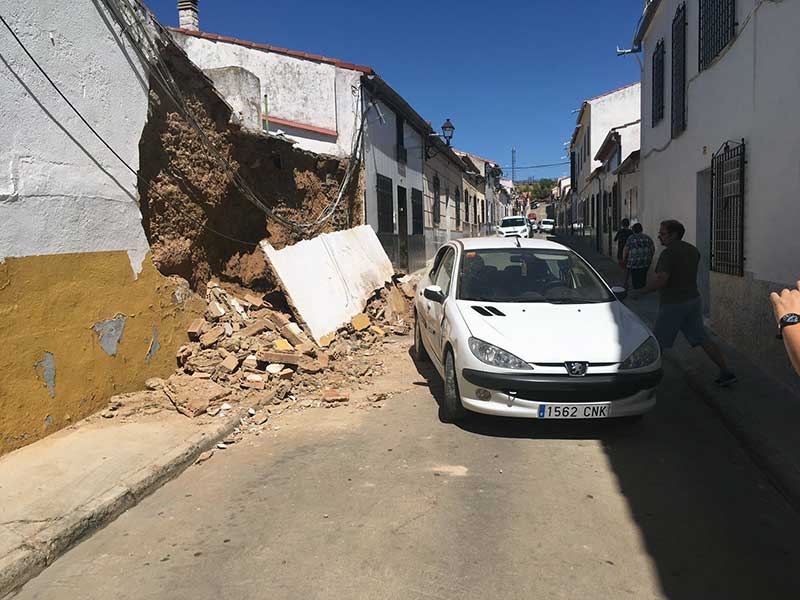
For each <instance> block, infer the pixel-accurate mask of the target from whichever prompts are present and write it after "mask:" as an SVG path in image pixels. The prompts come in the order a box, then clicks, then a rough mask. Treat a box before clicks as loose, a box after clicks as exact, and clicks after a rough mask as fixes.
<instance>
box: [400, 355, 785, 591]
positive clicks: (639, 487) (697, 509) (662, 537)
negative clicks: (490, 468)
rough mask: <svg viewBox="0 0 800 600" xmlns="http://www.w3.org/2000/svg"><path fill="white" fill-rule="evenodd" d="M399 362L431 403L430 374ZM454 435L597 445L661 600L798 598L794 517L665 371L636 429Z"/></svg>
mask: <svg viewBox="0 0 800 600" xmlns="http://www.w3.org/2000/svg"><path fill="white" fill-rule="evenodd" d="M409 354H410V356H411V359H412V360H413V361H414V365H415V366H416V368H417V372H418V373H419V374H420V376H421V377H423V378H424V379H425V381H426V382H427V383H428V385H429V387H430V390H431V392H432V394H433V396H434V397H435V398H436V400H437V402H441V398H442V394H443V384H442V381H441V378H440V377H439V375H438V373H437V372H436V370H435V369H434V368H433V366H432V365H431V364H430V363H420V362H418V361H416V359H415V357H414V354H413V351H411V352H410V353H409ZM447 426H448V427H455V426H454V425H447ZM458 428H459V429H460V430H462V431H463V432H464V433H465V434H468V435H478V436H486V437H503V438H517V439H531V440H541V439H551V440H597V442H599V443H600V444H601V445H602V447H603V450H604V452H605V454H606V457H607V460H608V464H609V467H610V471H611V472H613V473H614V475H615V477H616V479H617V482H618V487H619V490H620V493H621V494H623V495H624V496H625V499H626V500H627V503H628V506H629V509H630V514H631V517H632V518H633V519H634V521H635V522H636V524H637V526H638V528H639V530H640V532H641V536H642V551H643V552H647V554H648V555H649V556H650V559H651V561H652V564H653V569H654V572H656V573H657V575H658V580H659V583H660V586H661V589H662V593H663V595H664V597H666V598H672V599H687V600H689V599H691V600H694V599H698V598H725V599H726V600H730V599H739V598H741V599H745V598H747V599H750V598H776V599H777V598H797V597H800V591H799V590H800V553H798V551H797V549H796V542H797V540H798V539H800V519H799V518H798V515H797V514H796V513H795V512H794V511H793V510H792V509H791V508H790V507H789V505H788V504H787V503H786V502H785V501H784V499H783V498H782V497H781V496H779V495H778V494H777V492H776V491H775V489H774V488H773V487H772V486H771V485H770V484H769V483H768V482H767V481H766V479H765V477H764V476H763V475H762V474H761V472H760V471H759V470H758V469H757V468H756V467H755V466H754V465H753V464H752V462H751V461H750V459H749V458H748V456H747V454H746V453H745V452H744V451H743V450H742V449H741V447H740V446H739V445H738V443H737V442H736V440H735V439H734V438H733V437H732V436H731V435H730V434H729V432H728V431H727V430H726V429H725V428H724V427H723V426H722V424H721V423H720V422H719V421H718V419H717V418H716V416H715V414H714V413H713V412H712V411H711V410H710V409H709V408H708V407H707V406H706V405H705V404H704V403H703V402H702V401H701V400H700V399H699V398H697V396H695V394H694V393H693V392H692V391H691V390H690V389H689V388H688V386H687V385H686V382H685V381H684V380H683V378H682V376H681V375H680V373H679V372H677V371H675V370H673V369H671V368H669V367H667V368H666V369H665V378H664V381H663V382H662V384H661V387H660V388H659V403H658V405H657V406H656V408H655V409H654V410H653V411H652V412H651V413H649V414H648V415H646V416H645V417H644V419H643V420H642V421H640V422H638V423H630V422H626V421H617V420H605V421H557V420H553V421H537V420H525V419H511V418H500V417H491V416H486V415H472V416H470V418H468V419H467V420H466V421H465V422H463V423H460V424H459V425H458Z"/></svg>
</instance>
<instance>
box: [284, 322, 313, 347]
mask: <svg viewBox="0 0 800 600" xmlns="http://www.w3.org/2000/svg"><path fill="white" fill-rule="evenodd" d="M281 335H282V336H283V337H285V338H286V339H287V340H289V343H290V344H292V345H293V346H298V345H300V344H302V343H303V342H306V341H308V340H307V339H306V336H305V334H304V333H303V330H302V329H300V326H299V325H298V324H297V323H287V324H286V325H284V326H283V327H281Z"/></svg>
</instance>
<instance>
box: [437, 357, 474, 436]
mask: <svg viewBox="0 0 800 600" xmlns="http://www.w3.org/2000/svg"><path fill="white" fill-rule="evenodd" d="M439 414H440V416H441V419H442V421H444V422H446V423H456V422H458V421H463V420H464V419H465V418H466V416H467V410H466V409H465V408H464V405H463V404H461V394H460V393H459V392H458V381H457V380H456V362H455V358H454V357H453V351H452V350H450V349H448V350H447V351H446V353H445V357H444V397H443V398H442V402H441V405H440V406H439Z"/></svg>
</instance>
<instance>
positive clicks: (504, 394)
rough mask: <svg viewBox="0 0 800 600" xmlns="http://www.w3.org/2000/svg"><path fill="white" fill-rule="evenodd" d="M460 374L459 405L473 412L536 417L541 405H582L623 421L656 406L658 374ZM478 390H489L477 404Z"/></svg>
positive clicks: (465, 372)
mask: <svg viewBox="0 0 800 600" xmlns="http://www.w3.org/2000/svg"><path fill="white" fill-rule="evenodd" d="M459 375H460V376H459V391H460V393H461V401H462V403H463V405H464V407H465V408H467V409H468V410H471V411H474V412H479V413H484V414H490V415H498V416H507V417H526V418H538V417H539V408H540V406H542V405H557V406H570V405H575V404H581V405H593V406H598V407H599V406H608V407H609V410H608V416H609V417H627V416H633V415H640V414H644V413H646V412H647V411H649V410H650V409H652V408H653V407H654V406H655V403H656V390H655V388H656V386H657V385H658V383H659V381H660V380H661V376H662V371H661V369H657V370H653V371H649V372H646V373H637V374H624V375H620V374H609V375H587V376H585V377H568V376H552V375H551V376H547V375H530V374H507V373H490V372H485V371H478V370H474V369H464V370H462V371H461V373H460V374H459ZM478 389H483V390H486V391H488V392H489V393H490V397H489V398H488V399H486V400H481V399H479V398H478V393H477V392H478ZM589 414H591V411H589ZM588 418H591V417H588Z"/></svg>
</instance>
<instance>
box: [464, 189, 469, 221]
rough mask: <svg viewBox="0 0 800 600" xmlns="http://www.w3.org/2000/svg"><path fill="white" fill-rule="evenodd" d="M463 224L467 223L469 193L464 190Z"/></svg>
mask: <svg viewBox="0 0 800 600" xmlns="http://www.w3.org/2000/svg"><path fill="white" fill-rule="evenodd" d="M464 222H466V223H468V222H469V192H468V191H467V190H464Z"/></svg>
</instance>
